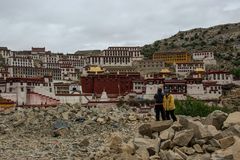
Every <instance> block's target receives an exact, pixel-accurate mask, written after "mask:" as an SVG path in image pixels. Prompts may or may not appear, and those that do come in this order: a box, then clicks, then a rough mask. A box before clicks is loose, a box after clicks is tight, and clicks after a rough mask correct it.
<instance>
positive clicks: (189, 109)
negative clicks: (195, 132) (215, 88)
mask: <svg viewBox="0 0 240 160" xmlns="http://www.w3.org/2000/svg"><path fill="white" fill-rule="evenodd" d="M175 105H176V109H175V113H176V114H178V115H186V116H192V117H195V116H200V117H206V116H207V115H208V114H210V113H212V112H213V111H215V110H221V111H223V112H226V113H230V112H231V110H230V109H227V108H225V107H219V106H209V105H207V104H206V103H204V102H203V101H200V100H195V99H191V98H187V100H185V101H178V100H176V101H175Z"/></svg>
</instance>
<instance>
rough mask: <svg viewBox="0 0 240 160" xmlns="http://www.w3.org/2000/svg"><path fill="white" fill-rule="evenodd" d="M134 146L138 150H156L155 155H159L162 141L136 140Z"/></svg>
mask: <svg viewBox="0 0 240 160" xmlns="http://www.w3.org/2000/svg"><path fill="white" fill-rule="evenodd" d="M133 143H134V145H135V146H136V147H137V148H140V147H144V148H146V150H148V149H149V150H150V149H151V150H154V151H155V153H158V151H159V146H160V139H159V138H158V139H146V138H134V140H133Z"/></svg>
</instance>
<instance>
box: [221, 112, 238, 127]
mask: <svg viewBox="0 0 240 160" xmlns="http://www.w3.org/2000/svg"><path fill="white" fill-rule="evenodd" d="M239 117H240V112H234V113H230V114H229V115H228V117H227V119H226V120H225V121H224V123H223V127H224V128H228V127H230V126H232V125H235V124H239V125H240V118H239Z"/></svg>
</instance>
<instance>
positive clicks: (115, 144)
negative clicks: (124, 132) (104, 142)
mask: <svg viewBox="0 0 240 160" xmlns="http://www.w3.org/2000/svg"><path fill="white" fill-rule="evenodd" d="M122 142H123V140H122V136H121V134H120V133H118V132H114V133H112V134H111V136H110V139H109V140H108V146H109V148H110V149H114V150H116V151H118V152H121V145H122Z"/></svg>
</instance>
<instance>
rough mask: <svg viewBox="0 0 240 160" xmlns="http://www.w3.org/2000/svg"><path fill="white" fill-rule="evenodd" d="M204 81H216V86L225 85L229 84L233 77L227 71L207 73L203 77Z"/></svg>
mask: <svg viewBox="0 0 240 160" xmlns="http://www.w3.org/2000/svg"><path fill="white" fill-rule="evenodd" d="M205 79H206V80H211V81H216V82H217V84H221V85H225V84H231V83H232V81H233V76H232V74H231V73H230V72H228V71H213V70H211V71H207V72H206V75H205Z"/></svg>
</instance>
